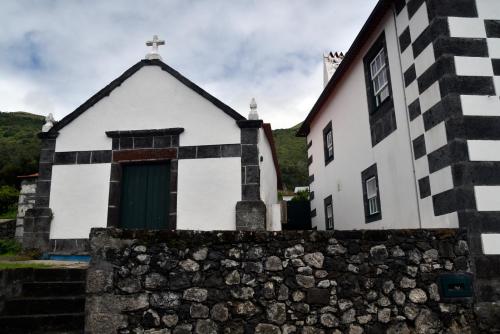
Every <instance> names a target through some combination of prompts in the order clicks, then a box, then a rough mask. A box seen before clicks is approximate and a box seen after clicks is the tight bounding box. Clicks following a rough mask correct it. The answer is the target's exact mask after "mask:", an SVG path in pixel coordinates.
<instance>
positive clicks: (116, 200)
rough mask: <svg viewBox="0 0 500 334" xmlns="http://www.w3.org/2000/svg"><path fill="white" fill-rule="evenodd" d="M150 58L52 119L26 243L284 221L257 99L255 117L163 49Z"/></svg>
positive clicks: (66, 243)
mask: <svg viewBox="0 0 500 334" xmlns="http://www.w3.org/2000/svg"><path fill="white" fill-rule="evenodd" d="M146 58H148V59H144V60H141V61H139V62H138V63H137V64H135V65H134V66H132V67H131V68H129V69H128V70H127V71H125V72H124V73H123V74H122V75H121V76H120V77H118V78H117V79H115V80H114V81H112V82H111V83H110V84H109V85H108V86H106V87H105V88H103V89H102V90H101V91H99V92H98V93H97V94H95V95H94V96H92V97H91V98H90V99H88V100H87V101H86V102H85V103H84V104H83V105H81V106H80V107H79V108H77V109H76V110H75V111H74V112H72V113H70V114H69V115H67V116H66V117H64V118H63V119H62V120H61V121H59V122H57V123H54V125H53V126H52V127H51V125H52V124H46V125H47V126H45V132H42V133H41V136H40V137H41V138H42V141H43V148H42V151H41V158H40V170H39V180H38V184H37V196H36V205H35V207H36V208H35V209H34V210H33V211H32V212H31V219H32V221H31V223H30V222H28V223H26V224H25V232H24V244H25V247H37V248H41V249H45V250H49V251H53V252H65V251H73V250H75V249H76V250H82V249H84V248H85V247H87V239H88V236H89V232H90V229H91V228H92V227H107V226H116V227H122V228H132V229H191V230H236V229H271V228H272V226H280V224H279V222H273V221H272V220H273V217H280V215H279V214H276V212H274V213H273V210H275V211H276V210H279V205H274V204H277V203H278V195H277V190H278V188H280V185H281V180H280V173H279V167H278V162H277V158H276V151H275V147H274V142H273V138H272V132H271V127H270V125H269V124H267V123H263V121H262V120H259V119H258V115H257V113H256V108H257V105H256V103H255V101H252V103H251V109H252V111H251V113H250V115H251V117H250V118H251V119H250V120H247V119H246V118H245V117H243V116H242V115H240V114H239V113H238V112H236V111H235V110H233V109H232V108H230V107H229V106H227V105H226V104H224V103H222V102H221V101H219V100H218V99H216V98H215V97H213V96H212V95H210V94H209V93H207V92H206V91H204V90H203V89H202V88H200V87H199V86H197V85H196V84H194V83H193V82H191V81H189V80H188V79H187V78H185V77H184V76H182V75H181V74H180V73H179V72H177V71H176V70H174V69H173V68H171V67H170V66H168V65H167V64H165V63H164V62H162V61H161V59H160V57H159V55H158V54H157V52H156V50H153V52H152V53H150V54H148V56H147V57H146ZM48 123H52V122H48ZM273 208H274V209H273Z"/></svg>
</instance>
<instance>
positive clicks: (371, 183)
mask: <svg viewBox="0 0 500 334" xmlns="http://www.w3.org/2000/svg"><path fill="white" fill-rule="evenodd" d="M366 195H367V197H368V198H373V197H375V196H377V179H376V178H374V177H372V178H371V179H369V180H368V181H366Z"/></svg>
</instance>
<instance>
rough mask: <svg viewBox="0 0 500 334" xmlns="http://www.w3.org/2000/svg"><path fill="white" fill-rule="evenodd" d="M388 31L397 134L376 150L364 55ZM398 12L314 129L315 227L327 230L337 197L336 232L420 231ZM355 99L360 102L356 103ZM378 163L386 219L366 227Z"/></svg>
mask: <svg viewBox="0 0 500 334" xmlns="http://www.w3.org/2000/svg"><path fill="white" fill-rule="evenodd" d="M383 29H384V30H385V33H386V34H385V36H386V43H387V52H388V56H389V66H390V73H391V81H392V89H393V99H394V104H395V113H396V123H397V130H396V131H395V132H393V133H392V134H391V135H390V136H389V137H387V138H385V139H384V140H383V141H382V142H380V143H379V144H377V145H376V146H375V147H372V144H371V137H370V126H369V121H368V105H367V96H366V87H365V76H364V66H363V56H364V55H365V54H366V52H367V51H368V50H369V49H370V46H371V44H372V43H373V42H374V41H375V40H376V39H377V38H378V37H379V36H380V34H381V33H382V30H383ZM398 55H399V51H398V47H397V40H396V32H395V25H394V21H393V17H392V13H388V14H387V15H386V17H385V18H384V19H383V22H382V24H381V25H380V27H379V28H378V29H377V31H375V32H374V34H373V36H372V38H371V40H370V41H368V43H366V46H365V47H364V49H363V50H361V52H360V53H359V56H358V57H357V59H356V60H355V61H354V64H353V65H352V66H351V68H350V70H349V73H347V74H346V75H345V76H344V78H343V79H342V82H341V83H340V84H339V86H337V88H336V90H335V92H334V93H333V94H332V95H331V96H330V98H329V100H328V101H327V102H326V103H325V105H324V107H323V111H322V112H321V113H320V114H319V115H318V116H316V118H315V119H314V120H313V122H312V124H311V132H310V134H309V136H308V138H307V139H308V142H309V141H311V140H312V147H311V148H310V149H309V152H308V153H309V155H311V154H312V155H313V163H312V164H311V166H310V172H309V173H310V174H314V178H315V180H314V182H313V183H312V185H311V190H312V191H314V193H315V198H314V200H313V201H312V203H311V209H316V212H317V216H316V217H315V218H313V219H312V224H313V227H314V226H315V227H318V229H325V218H324V207H323V206H324V205H323V200H324V198H326V197H327V196H329V195H332V199H333V207H334V220H335V228H336V229H340V230H346V229H388V228H418V227H419V219H418V209H417V197H416V196H417V195H416V185H415V180H414V177H413V167H412V153H411V148H410V141H409V134H408V133H409V130H408V123H407V118H406V106H405V100H404V94H403V88H402V87H404V84H403V81H402V73H401V68H400V61H399V56H398ZM353 97H355V98H353ZM330 120H331V121H332V128H333V143H334V150H335V160H334V161H332V162H331V163H330V164H328V166H326V168H325V163H324V153H323V128H324V127H325V126H326V125H327V123H328V122H329V121H330ZM373 163H377V168H378V178H379V188H380V193H381V206H382V220H380V221H376V222H373V223H369V224H366V223H365V216H364V207H363V194H362V183H361V172H362V171H363V170H364V169H366V168H368V167H370V166H371V165H372V164H373Z"/></svg>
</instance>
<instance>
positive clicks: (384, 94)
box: [363, 34, 392, 114]
mask: <svg viewBox="0 0 500 334" xmlns="http://www.w3.org/2000/svg"><path fill="white" fill-rule="evenodd" d="M363 62H364V65H365V78H366V90H367V95H368V108H369V110H370V114H371V113H374V112H376V111H378V110H379V108H381V107H382V106H383V105H384V104H385V103H384V102H386V101H391V100H392V99H390V97H391V78H390V72H389V59H388V57H387V48H386V44H385V34H382V35H381V36H380V37H379V38H378V39H377V41H376V42H375V43H373V45H372V47H371V49H370V50H369V51H368V53H367V54H366V56H365V57H364V59H363Z"/></svg>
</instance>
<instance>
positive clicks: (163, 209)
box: [120, 163, 170, 230]
mask: <svg viewBox="0 0 500 334" xmlns="http://www.w3.org/2000/svg"><path fill="white" fill-rule="evenodd" d="M122 175H123V178H122V196H121V202H120V207H121V215H120V218H121V219H120V220H121V226H122V227H123V228H128V229H150V230H158V229H165V228H167V227H168V213H169V204H170V203H169V200H170V163H161V164H144V165H125V166H123V174H122Z"/></svg>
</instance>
